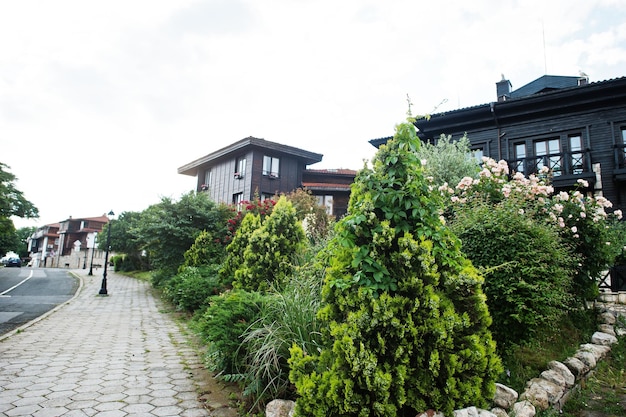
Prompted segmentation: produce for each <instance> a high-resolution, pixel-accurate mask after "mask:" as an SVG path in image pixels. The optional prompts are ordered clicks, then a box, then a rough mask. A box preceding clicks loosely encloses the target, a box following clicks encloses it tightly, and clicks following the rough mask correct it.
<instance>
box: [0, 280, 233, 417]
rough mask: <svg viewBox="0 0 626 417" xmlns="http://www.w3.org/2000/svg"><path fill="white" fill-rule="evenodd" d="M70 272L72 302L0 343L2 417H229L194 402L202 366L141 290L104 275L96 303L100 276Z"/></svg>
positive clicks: (138, 283) (146, 289)
mask: <svg viewBox="0 0 626 417" xmlns="http://www.w3.org/2000/svg"><path fill="white" fill-rule="evenodd" d="M73 272H74V273H75V274H76V275H77V276H80V277H81V281H82V285H81V288H80V289H79V291H78V292H77V295H76V296H75V297H74V298H73V299H72V300H70V301H69V302H67V303H66V304H64V305H62V306H60V307H58V308H57V309H55V310H53V312H52V313H51V314H48V315H47V316H44V318H42V319H40V320H38V321H36V322H34V323H31V324H29V325H28V326H25V328H22V329H20V330H18V331H15V332H12V333H9V334H8V335H5V336H3V337H2V339H0V415H1V416H35V417H52V416H54V417H56V416H67V417H74V416H75V417H80V416H97V417H145V416H162V417H167V416H186V417H199V416H210V415H227V414H228V409H227V408H226V407H224V408H223V409H222V410H221V411H213V412H212V411H210V410H209V408H208V407H205V406H204V404H203V403H202V402H201V401H199V399H198V393H199V387H198V381H197V379H194V378H193V374H194V372H193V369H197V368H198V367H201V360H200V359H199V358H198V355H197V354H196V352H195V351H194V350H193V348H192V347H191V345H189V344H188V343H187V339H186V338H185V336H184V335H183V332H181V330H180V328H179V327H178V325H177V324H176V323H175V322H174V321H173V319H172V318H171V316H169V315H168V314H167V313H164V312H163V310H162V309H161V308H160V304H159V300H158V299H155V298H154V297H153V296H152V294H151V292H150V285H149V284H148V283H145V282H142V281H140V280H136V279H133V278H128V277H124V276H120V275H116V274H109V275H108V285H107V287H108V292H109V296H98V291H99V289H100V283H101V279H102V277H101V275H100V276H98V274H96V275H95V276H87V275H86V273H85V271H84V270H75V271H73ZM220 407H222V406H221V405H219V404H218V405H216V407H215V408H217V409H219V408H220Z"/></svg>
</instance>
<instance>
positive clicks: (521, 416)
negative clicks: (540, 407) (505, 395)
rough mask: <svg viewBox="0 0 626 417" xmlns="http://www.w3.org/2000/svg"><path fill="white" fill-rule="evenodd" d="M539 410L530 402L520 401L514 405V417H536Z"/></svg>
mask: <svg viewBox="0 0 626 417" xmlns="http://www.w3.org/2000/svg"><path fill="white" fill-rule="evenodd" d="M535 414H537V410H536V409H535V406H534V405H532V403H530V402H529V401H520V402H517V403H515V404H513V415H514V416H515V417H535Z"/></svg>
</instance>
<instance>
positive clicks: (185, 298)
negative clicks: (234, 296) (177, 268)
mask: <svg viewBox="0 0 626 417" xmlns="http://www.w3.org/2000/svg"><path fill="white" fill-rule="evenodd" d="M219 268H220V266H219V265H216V264H213V265H205V266H202V267H192V266H188V267H184V268H181V272H179V273H178V274H177V275H176V276H174V277H173V278H172V279H170V280H169V281H168V282H167V283H166V284H165V288H164V289H163V296H164V297H165V299H167V300H168V301H170V302H171V303H172V304H174V305H175V306H176V308H177V309H178V310H182V311H186V312H189V313H193V312H195V311H197V310H200V309H202V308H203V307H204V306H205V303H206V300H207V298H208V297H210V296H212V295H217V294H219V293H220V292H221V291H222V290H223V289H224V285H223V284H222V283H221V282H220V279H219V275H218V271H219Z"/></svg>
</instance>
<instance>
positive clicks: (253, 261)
mask: <svg viewBox="0 0 626 417" xmlns="http://www.w3.org/2000/svg"><path fill="white" fill-rule="evenodd" d="M244 220H245V218H244ZM242 228H243V224H242ZM240 232H241V230H240ZM238 238H239V236H238V234H237V235H236V236H235V240H237V239H238ZM233 242H234V241H233ZM305 243H306V241H305V235H304V230H303V229H302V225H301V224H300V222H299V221H298V219H297V217H296V210H295V208H294V207H293V205H292V204H291V203H290V202H289V201H287V199H286V198H285V197H284V196H282V197H280V198H279V199H278V202H277V203H276V205H275V206H274V209H273V210H272V214H270V215H269V216H268V217H266V218H265V220H264V221H263V222H262V223H261V227H259V228H257V229H255V230H253V231H252V233H251V234H250V235H249V239H247V245H246V246H245V248H244V250H243V263H242V264H240V266H239V267H238V268H237V269H236V270H235V280H234V282H233V286H234V287H235V288H241V289H245V290H248V291H264V290H266V289H267V288H269V286H270V285H272V284H273V283H276V284H278V285H280V284H281V283H282V282H283V281H284V280H285V278H286V277H287V276H289V274H290V273H291V272H292V270H293V258H294V256H295V255H296V254H297V253H298V252H299V251H300V250H301V249H302V248H303V247H304V245H305ZM238 244H239V242H238ZM237 250H240V247H239V246H238V247H237ZM229 253H232V252H231V251H230V248H229ZM240 254H241V252H240Z"/></svg>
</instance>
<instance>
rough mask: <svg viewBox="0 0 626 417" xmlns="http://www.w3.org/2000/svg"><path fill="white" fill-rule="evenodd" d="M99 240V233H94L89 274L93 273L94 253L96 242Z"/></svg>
mask: <svg viewBox="0 0 626 417" xmlns="http://www.w3.org/2000/svg"><path fill="white" fill-rule="evenodd" d="M97 241H98V235H94V237H93V243H92V244H91V264H89V273H88V274H87V275H89V276H92V275H93V253H94V252H95V251H96V242H97Z"/></svg>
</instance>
